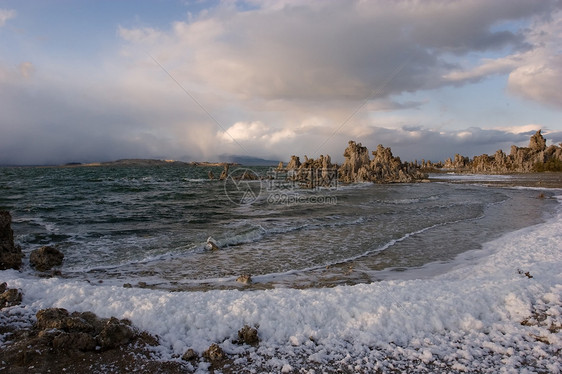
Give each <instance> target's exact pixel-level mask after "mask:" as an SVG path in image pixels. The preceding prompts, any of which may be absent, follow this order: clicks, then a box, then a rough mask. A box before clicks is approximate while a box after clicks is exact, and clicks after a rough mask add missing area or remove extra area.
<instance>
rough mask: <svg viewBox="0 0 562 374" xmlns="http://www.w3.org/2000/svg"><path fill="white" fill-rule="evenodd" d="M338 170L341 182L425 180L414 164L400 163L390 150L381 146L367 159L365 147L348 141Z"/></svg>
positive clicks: (408, 181)
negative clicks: (342, 161)
mask: <svg viewBox="0 0 562 374" xmlns="http://www.w3.org/2000/svg"><path fill="white" fill-rule="evenodd" d="M343 155H344V157H345V161H344V163H343V165H342V166H341V167H340V169H339V178H340V180H341V181H342V182H374V183H410V182H415V181H419V180H422V179H425V178H427V176H426V175H425V174H424V173H422V172H421V171H420V169H419V167H418V166H417V164H415V163H402V161H400V157H394V156H393V155H392V151H391V150H390V148H385V147H383V146H382V145H381V144H379V145H378V147H377V150H376V151H373V156H374V157H373V159H372V160H370V159H369V154H368V150H367V147H363V146H362V145H361V143H359V144H357V143H355V142H354V141H350V142H349V145H348V147H347V148H346V150H345V152H344V154H343Z"/></svg>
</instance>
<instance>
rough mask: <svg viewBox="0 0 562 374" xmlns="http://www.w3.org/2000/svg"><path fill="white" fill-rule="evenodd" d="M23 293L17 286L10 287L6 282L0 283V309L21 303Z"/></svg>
mask: <svg viewBox="0 0 562 374" xmlns="http://www.w3.org/2000/svg"><path fill="white" fill-rule="evenodd" d="M21 300H22V294H21V292H20V291H19V290H17V289H15V288H8V285H7V284H6V283H5V282H4V283H2V284H0V309H3V308H8V307H11V306H15V305H19V304H21Z"/></svg>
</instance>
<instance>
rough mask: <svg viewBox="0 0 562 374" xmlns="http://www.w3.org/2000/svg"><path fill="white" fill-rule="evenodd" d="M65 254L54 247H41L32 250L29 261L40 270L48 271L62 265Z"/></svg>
mask: <svg viewBox="0 0 562 374" xmlns="http://www.w3.org/2000/svg"><path fill="white" fill-rule="evenodd" d="M63 259H64V254H63V253H62V252H61V251H59V250H58V249H56V248H54V247H49V246H45V247H41V248H39V249H36V250H34V251H33V252H31V255H30V256H29V263H30V264H31V266H33V267H34V268H35V269H37V270H39V271H47V270H50V269H51V268H53V267H54V266H60V265H62V260H63Z"/></svg>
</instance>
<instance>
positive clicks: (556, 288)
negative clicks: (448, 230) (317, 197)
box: [0, 198, 562, 373]
mask: <svg viewBox="0 0 562 374" xmlns="http://www.w3.org/2000/svg"><path fill="white" fill-rule="evenodd" d="M559 199H560V198H559ZM483 251H484V252H486V253H488V254H489V255H488V256H485V257H482V258H474V259H472V260H471V261H470V262H469V263H470V265H466V266H459V267H458V268H456V269H454V270H452V271H449V272H447V273H445V274H442V275H439V276H436V277H432V278H429V279H414V280H404V281H382V282H378V283H372V284H361V285H356V286H349V287H348V286H340V287H335V288H329V289H307V290H297V289H274V290H267V291H252V292H241V291H237V290H229V291H209V292H176V293H169V292H165V291H157V290H148V289H126V288H121V287H117V286H104V285H90V284H87V283H85V282H80V281H69V280H63V279H58V278H51V279H37V278H35V277H32V276H30V275H26V274H22V273H19V272H17V271H13V270H8V271H3V272H2V273H0V274H1V276H2V280H3V281H6V282H8V286H9V287H17V288H20V289H22V290H23V293H24V298H23V305H24V306H21V307H12V308H8V312H10V313H16V312H18V313H27V314H29V316H30V318H33V317H32V314H33V313H35V312H36V311H37V310H38V309H40V308H46V307H64V308H67V309H69V310H72V311H74V310H78V311H85V310H91V311H93V312H95V313H97V314H98V315H100V316H102V317H109V316H116V317H119V318H129V319H131V320H132V321H133V323H134V324H135V325H136V326H138V327H140V328H141V329H145V330H147V331H149V332H150V333H153V334H156V335H158V336H159V337H160V343H161V346H160V347H159V352H160V354H161V357H162V358H165V359H172V355H174V354H182V353H183V352H184V351H185V350H186V349H187V348H193V349H195V350H196V351H198V352H202V351H203V350H205V349H206V348H207V347H208V346H209V345H210V344H211V343H214V342H217V343H219V344H220V345H221V346H222V347H223V349H224V350H225V351H226V352H228V353H229V354H233V355H235V354H238V353H241V352H242V351H246V352H249V356H248V357H249V358H250V360H248V361H245V360H246V358H243V357H241V358H239V360H238V362H239V363H241V364H243V365H247V366H248V367H249V368H251V367H252V366H253V367H255V368H266V369H267V370H272V371H277V372H282V371H287V370H290V368H299V367H302V368H318V367H322V365H330V366H332V367H333V366H338V365H339V366H342V367H343V368H345V369H346V370H352V371H360V370H364V371H373V370H376V369H382V370H383V371H384V370H385V369H387V370H388V369H390V366H389V365H393V367H394V368H400V367H409V368H416V370H419V371H424V370H425V371H432V370H449V371H451V370H452V371H458V372H463V371H469V372H474V371H479V372H498V371H500V370H501V371H504V372H516V371H527V370H531V371H532V370H534V369H535V368H538V369H540V370H542V371H549V372H553V373H557V372H560V370H561V369H562V359H561V358H560V357H559V356H557V354H556V352H557V351H558V352H559V350H560V349H561V348H562V340H561V338H560V334H559V333H554V332H551V331H549V327H550V326H551V325H558V326H559V325H560V319H561V316H562V274H561V272H560V269H561V268H562V209H560V208H559V211H558V213H557V214H556V215H555V216H554V217H552V218H551V219H549V221H547V222H546V223H543V224H539V225H536V226H532V227H528V228H525V229H522V230H519V231H516V232H513V233H509V234H507V235H504V236H503V237H501V238H499V239H497V240H494V241H492V242H489V243H486V244H485V245H484V248H483ZM524 272H529V274H530V275H532V276H533V278H528V277H527V276H525V275H524ZM3 313H5V312H3ZM533 313H545V314H546V316H547V320H546V321H545V322H544V323H540V324H535V325H532V326H524V325H522V324H521V322H522V321H523V320H525V319H527V318H530V317H532V315H533ZM245 324H249V325H259V334H260V338H261V342H260V345H259V347H257V348H249V347H240V346H237V345H234V344H233V343H231V340H232V339H233V338H236V334H237V331H238V329H240V328H241V327H242V326H243V325H245ZM538 337H540V339H538ZM543 341H548V342H549V344H545V343H544V342H543ZM271 357H273V358H271ZM414 363H415V364H414ZM528 365H531V367H530V368H526V366H528ZM206 367H207V366H206V365H204V364H202V366H201V367H200V369H201V370H202V371H204V370H205V368H206Z"/></svg>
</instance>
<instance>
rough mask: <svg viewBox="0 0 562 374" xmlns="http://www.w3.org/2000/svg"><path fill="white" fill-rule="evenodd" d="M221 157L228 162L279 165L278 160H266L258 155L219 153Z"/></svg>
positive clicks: (250, 164)
mask: <svg viewBox="0 0 562 374" xmlns="http://www.w3.org/2000/svg"><path fill="white" fill-rule="evenodd" d="M220 158H221V159H223V160H226V161H227V162H229V163H236V164H240V165H245V166H277V165H279V160H277V161H276V160H266V159H264V158H259V157H251V156H237V155H221V156H220Z"/></svg>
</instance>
